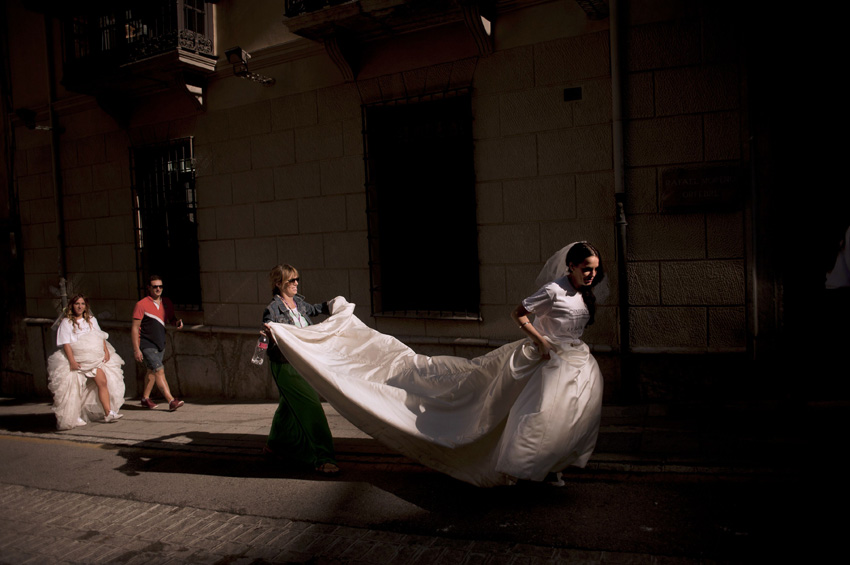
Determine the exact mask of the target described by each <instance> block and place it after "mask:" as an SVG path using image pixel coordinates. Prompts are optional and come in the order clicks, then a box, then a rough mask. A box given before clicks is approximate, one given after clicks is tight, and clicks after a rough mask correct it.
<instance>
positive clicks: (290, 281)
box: [286, 277, 301, 284]
mask: <svg viewBox="0 0 850 565" xmlns="http://www.w3.org/2000/svg"><path fill="white" fill-rule="evenodd" d="M300 280H301V277H295V278H294V279H289V280H288V281H286V284H292V283H297V282H299V281H300Z"/></svg>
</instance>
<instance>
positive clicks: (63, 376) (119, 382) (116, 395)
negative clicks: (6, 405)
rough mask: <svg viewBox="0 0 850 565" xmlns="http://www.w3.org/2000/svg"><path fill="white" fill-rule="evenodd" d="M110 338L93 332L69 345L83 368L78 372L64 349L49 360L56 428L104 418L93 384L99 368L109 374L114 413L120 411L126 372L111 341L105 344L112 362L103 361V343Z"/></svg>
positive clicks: (100, 332) (66, 428) (48, 368)
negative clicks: (73, 367) (74, 369)
mask: <svg viewBox="0 0 850 565" xmlns="http://www.w3.org/2000/svg"><path fill="white" fill-rule="evenodd" d="M108 337H109V334H107V333H106V332H103V331H100V330H97V329H93V330H92V331H90V332H88V333H85V334H82V335H81V336H80V337H79V339H78V340H77V341H76V342H74V343H71V344H70V346H71V350H72V351H73V352H74V358H75V360H76V361H77V363H79V364H80V365H81V369H80V370H78V371H72V370H71V364H70V363H69V361H68V357H67V356H66V355H65V352H64V351H63V350H62V349H59V350H58V351H56V352H55V353H53V354H52V355H51V356H50V357H48V359H47V375H48V377H47V387H48V388H49V389H50V392H52V393H53V412H55V413H56V428H57V429H59V430H69V429H71V428H74V427H76V426H78V425H80V424H79V423H78V419H80V418H82V419H83V420H84V421H86V422H89V421H91V420H93V419H99V418H102V417H103V416H104V413H103V407H102V406H101V405H100V401H99V400H98V397H97V385H96V384H95V382H94V376H95V373H96V371H97V369H102V370H103V373H104V374H105V375H106V383H107V387H108V389H109V404H110V407H111V408H112V410H113V411H115V412H118V410H119V409H120V408H121V406H122V405H123V404H124V372H123V371H122V370H121V366H122V365H123V364H124V360H123V359H121V356H120V355H118V353H117V352H116V351H115V348H114V347H112V344H111V343H109V342H106V347H107V349H108V351H109V361H108V362H105V363H104V361H103V342H104V340H106V339H107V338H108Z"/></svg>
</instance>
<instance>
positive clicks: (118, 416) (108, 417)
mask: <svg viewBox="0 0 850 565" xmlns="http://www.w3.org/2000/svg"><path fill="white" fill-rule="evenodd" d="M123 417H124V414H117V413H116V412H115V410H110V411H109V414H107V415H106V416H104V418H103V421H104V422H106V423H107V424H111V423H112V422H117V421H118V420H119V419H121V418H123Z"/></svg>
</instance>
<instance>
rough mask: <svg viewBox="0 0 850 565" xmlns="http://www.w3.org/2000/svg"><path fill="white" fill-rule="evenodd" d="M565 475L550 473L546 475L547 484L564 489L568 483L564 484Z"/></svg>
mask: <svg viewBox="0 0 850 565" xmlns="http://www.w3.org/2000/svg"><path fill="white" fill-rule="evenodd" d="M562 477H563V473H560V472H559V473H549V474H548V475H546V479H545V480H546V483H547V484H549V485H552V486H553V487H562V486H565V485H566V484H567V483H565V482H564V479H563V478H562Z"/></svg>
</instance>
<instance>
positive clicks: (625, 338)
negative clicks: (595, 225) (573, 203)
mask: <svg viewBox="0 0 850 565" xmlns="http://www.w3.org/2000/svg"><path fill="white" fill-rule="evenodd" d="M608 8H609V17H608V36H609V41H610V42H611V43H610V51H611V103H612V108H611V129H612V132H611V139H612V143H613V148H612V152H613V156H614V202H615V204H616V209H615V211H614V217H615V221H614V225H615V226H616V228H617V275H618V278H617V283H618V284H617V286H618V287H619V296H618V300H617V303H618V307H619V320H620V370H621V379H622V381H621V382H622V385H623V393H624V396H626V397H627V398H635V397H636V396H637V393H638V386H637V385H638V383H637V381H636V380H635V377H634V372H633V371H632V370H631V367H630V362H629V353H630V337H629V273H628V263H627V257H628V255H627V251H628V248H627V247H626V243H627V240H626V229H627V226H628V222H627V221H626V180H625V177H626V173H625V155H624V153H625V151H624V147H623V90H624V86H623V80H622V79H623V77H622V69H621V61H620V11H619V2H618V0H609V2H608Z"/></svg>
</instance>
